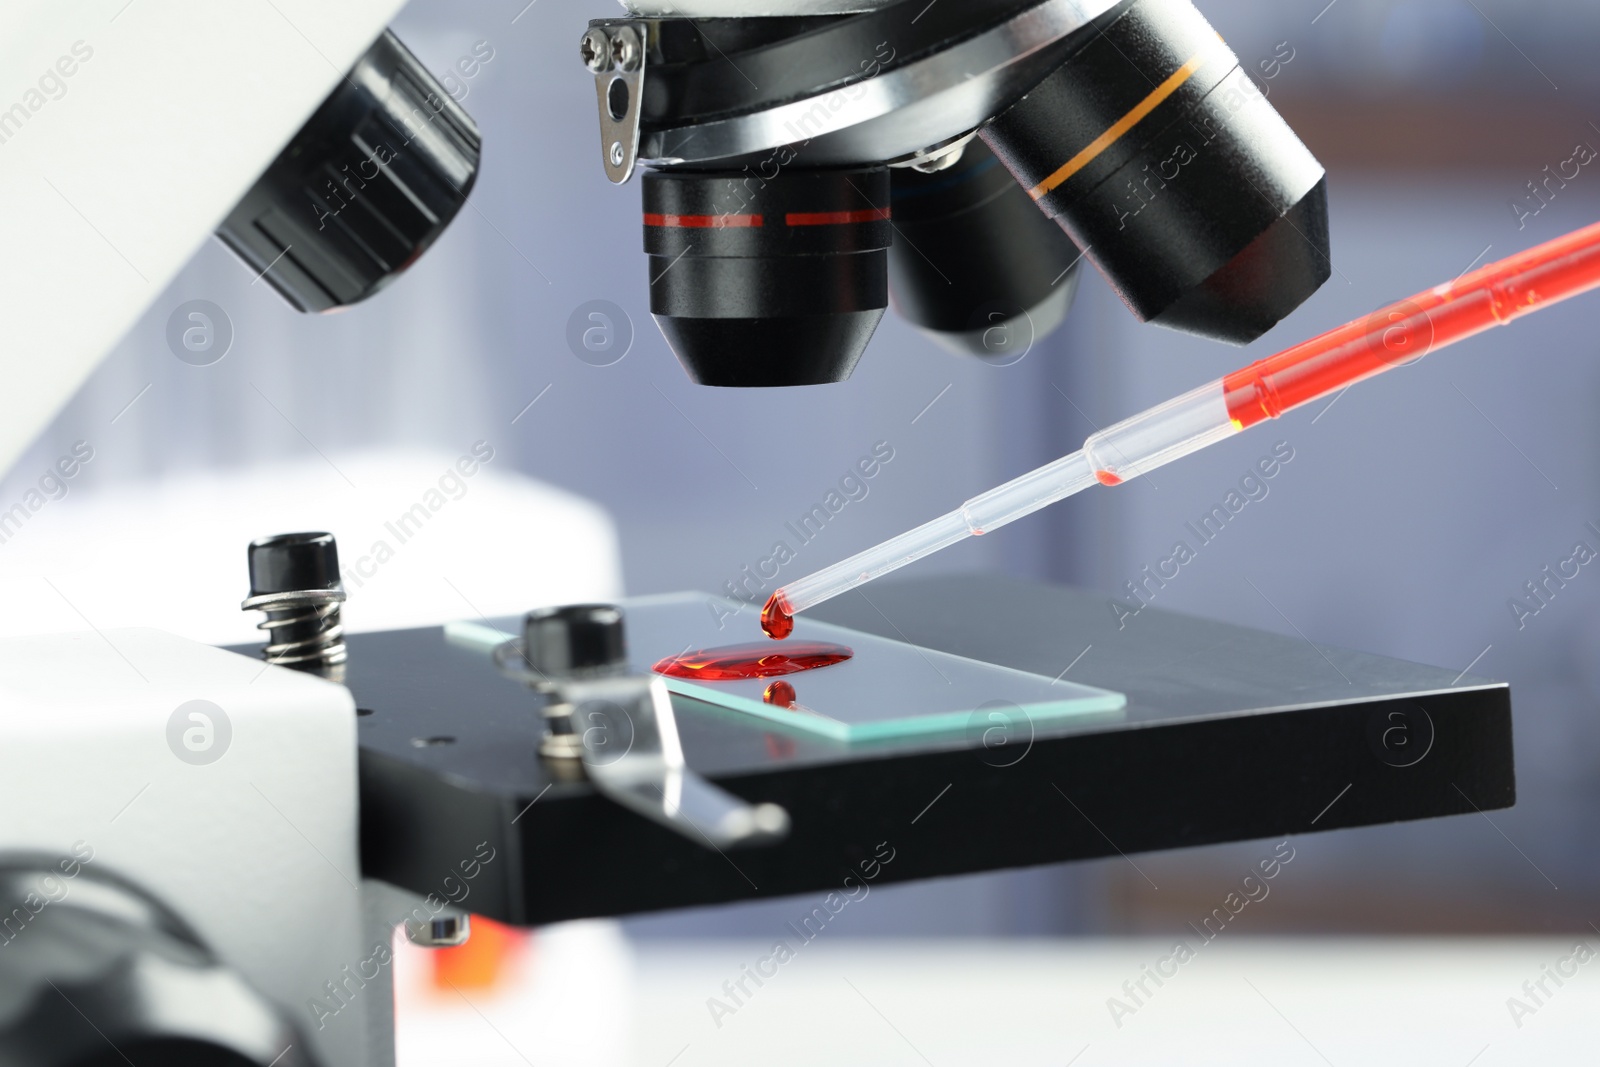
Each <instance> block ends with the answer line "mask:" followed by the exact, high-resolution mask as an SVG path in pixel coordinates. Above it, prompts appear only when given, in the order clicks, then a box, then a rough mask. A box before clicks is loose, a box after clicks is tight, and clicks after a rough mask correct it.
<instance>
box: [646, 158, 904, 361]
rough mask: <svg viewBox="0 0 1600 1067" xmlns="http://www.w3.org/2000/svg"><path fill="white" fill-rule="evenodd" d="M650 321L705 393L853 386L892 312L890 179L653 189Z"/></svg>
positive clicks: (786, 173) (681, 178) (866, 172)
mask: <svg viewBox="0 0 1600 1067" xmlns="http://www.w3.org/2000/svg"><path fill="white" fill-rule="evenodd" d="M643 184H644V246H645V252H646V253H647V254H648V255H649V257H650V310H651V312H652V313H653V314H654V315H655V318H656V322H657V323H658V324H659V325H660V327H661V332H662V333H663V334H664V335H665V336H666V338H667V341H668V343H669V344H671V346H672V350H673V352H674V353H676V354H677V356H678V359H679V361H680V362H681V363H683V365H684V369H685V370H687V371H688V372H689V376H690V377H691V378H693V379H694V380H695V381H697V382H699V383H700V384H702V385H722V386H784V385H818V384H822V383H826V382H839V381H843V380H845V379H846V378H848V377H849V376H850V373H851V371H853V370H854V369H855V365H856V362H857V361H858V360H859V359H860V358H861V354H862V352H864V351H865V350H866V346H867V342H868V341H870V340H871V338H872V334H873V331H874V330H876V329H877V326H878V322H879V320H880V319H882V317H883V313H884V310H885V309H886V308H887V307H888V305H889V285H888V248H889V245H890V243H891V241H892V239H893V234H894V229H893V226H892V225H891V224H890V221H889V172H888V170H887V168H884V167H867V168H856V169H852V170H827V171H818V170H799V169H793V168H791V169H789V170H781V169H778V168H776V167H774V168H773V173H772V174H771V176H770V177H762V176H758V175H757V173H756V172H755V171H754V170H745V171H737V172H705V171H671V170H655V171H650V172H648V173H646V174H645V175H644V183H643Z"/></svg>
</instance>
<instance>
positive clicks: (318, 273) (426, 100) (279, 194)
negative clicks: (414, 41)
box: [217, 30, 482, 311]
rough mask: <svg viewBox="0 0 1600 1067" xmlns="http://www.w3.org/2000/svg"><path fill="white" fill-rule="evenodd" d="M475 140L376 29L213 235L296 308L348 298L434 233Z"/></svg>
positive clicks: (396, 270) (462, 182)
mask: <svg viewBox="0 0 1600 1067" xmlns="http://www.w3.org/2000/svg"><path fill="white" fill-rule="evenodd" d="M481 146H482V142H481V140H480V138H479V136H478V127H477V126H476V125H475V124H474V123H473V121H472V118H471V117H470V116H469V115H468V114H467V113H466V112H465V111H463V110H462V109H461V107H460V106H459V105H458V104H456V102H455V101H454V100H452V99H450V95H449V94H448V93H447V92H446V91H445V89H444V86H442V85H440V84H439V82H438V80H437V79H436V78H434V76H433V75H432V74H430V73H429V72H428V69H427V68H426V67H424V66H423V65H422V64H421V63H420V62H418V60H417V57H416V56H414V55H412V54H411V53H410V52H409V51H407V50H406V47H405V45H403V44H401V43H400V41H399V40H398V39H397V38H396V37H395V35H394V34H392V33H390V32H388V31H387V30H385V31H384V33H383V36H381V37H379V38H378V40H377V41H376V42H374V43H373V45H372V47H371V48H370V49H368V51H367V54H366V55H364V56H362V57H361V60H360V61H359V62H358V63H357V64H356V65H355V68H354V69H353V70H352V71H351V72H350V74H349V75H348V76H347V77H345V78H344V79H343V80H341V81H340V82H339V85H338V87H337V88H335V89H334V91H333V93H332V94H331V95H330V96H329V97H328V99H327V100H325V101H324V102H323V104H322V106H321V107H319V108H318V109H317V111H316V114H314V115H312V116H311V118H310V120H309V121H308V122H307V123H306V124H305V126H304V127H302V128H301V130H300V132H299V133H297V134H295V136H294V140H292V141H290V142H289V147H287V148H285V149H284V150H283V152H282V153H280V154H279V156H278V158H277V159H275V160H273V162H272V165H271V166H269V167H268V168H267V171H266V173H265V174H263V175H262V176H261V178H260V180H258V181H257V182H256V184H255V185H254V186H252V187H251V189H250V191H249V192H248V193H246V194H245V196H244V199H243V200H241V201H239V204H238V206H236V207H235V208H234V209H233V211H232V212H231V213H229V215H228V217H227V219H226V220H225V221H224V222H223V224H222V226H221V227H220V228H219V229H218V230H217V236H218V237H219V238H221V240H222V242H223V243H224V244H226V245H227V246H228V247H229V248H231V249H232V250H233V251H234V252H235V253H236V254H237V255H238V256H239V258H240V259H242V260H244V262H245V264H246V266H248V267H249V268H250V270H251V271H252V272H253V273H256V274H259V275H261V276H262V277H264V278H266V280H267V282H268V284H270V285H271V286H272V287H273V288H274V289H276V290H277V291H278V294H279V295H280V296H282V297H283V298H284V299H285V300H287V301H288V302H289V303H290V304H292V305H294V307H295V308H297V309H298V310H300V311H329V310H332V309H334V308H338V307H344V306H346V305H349V304H354V303H357V302H358V301H361V300H365V299H366V298H367V297H369V296H371V295H372V294H374V293H376V292H377V291H378V290H379V289H382V288H383V287H384V286H385V285H387V284H388V283H389V282H391V281H393V280H394V279H395V278H396V277H398V276H399V275H400V274H401V272H403V271H404V270H405V269H406V268H407V267H409V266H411V264H412V263H413V262H415V261H416V259H417V257H418V256H420V255H422V253H423V252H425V251H427V249H428V246H429V245H431V244H432V243H433V242H434V240H436V239H437V238H438V236H439V235H440V234H441V233H443V232H444V229H445V227H446V226H448V225H449V224H450V221H451V220H452V219H454V218H455V216H456V212H458V211H460V210H461V205H463V204H464V203H466V201H467V194H468V193H470V192H471V191H472V186H473V183H474V182H475V181H476V180H477V177H478V157H479V152H480V149H481Z"/></svg>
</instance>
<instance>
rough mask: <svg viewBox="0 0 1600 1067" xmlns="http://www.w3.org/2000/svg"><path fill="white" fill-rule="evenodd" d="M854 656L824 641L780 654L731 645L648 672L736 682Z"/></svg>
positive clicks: (764, 647)
mask: <svg viewBox="0 0 1600 1067" xmlns="http://www.w3.org/2000/svg"><path fill="white" fill-rule="evenodd" d="M854 655H855V653H854V652H852V651H851V650H850V649H848V648H846V647H845V646H844V645H831V644H828V643H826V642H823V641H797V642H796V643H795V644H793V645H786V646H785V647H784V648H783V649H782V650H781V651H778V650H775V649H774V648H773V647H772V646H771V645H730V646H728V647H727V648H703V649H700V650H698V651H696V652H685V653H684V654H683V655H681V656H668V657H667V658H666V659H664V660H662V661H661V662H660V663H657V664H656V665H655V666H654V667H652V668H650V669H651V670H653V671H655V672H656V673H657V674H664V675H666V676H667V677H669V678H688V679H691V680H695V681H702V682H738V681H744V680H746V679H750V678H777V677H781V676H782V675H785V674H799V673H800V672H801V671H814V670H816V669H817V668H818V667H831V666H833V665H834V664H835V663H843V662H844V661H845V660H847V659H849V658H850V657H851V656H854ZM767 691H768V693H769V694H770V693H772V691H773V690H772V688H771V687H770V686H769V687H768V690H767ZM789 698H790V700H791V701H792V700H793V699H794V687H793V686H790V687H789ZM768 703H772V701H770V700H769V701H768Z"/></svg>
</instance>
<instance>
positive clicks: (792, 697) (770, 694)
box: [761, 680, 799, 708]
mask: <svg viewBox="0 0 1600 1067" xmlns="http://www.w3.org/2000/svg"><path fill="white" fill-rule="evenodd" d="M761 699H762V701H763V702H765V703H768V704H771V705H773V706H774V707H778V708H792V707H794V705H795V701H797V700H798V699H799V696H798V694H796V693H795V691H794V686H792V685H790V684H789V683H788V682H785V681H782V680H779V681H776V682H773V683H772V684H771V685H769V686H767V691H766V692H764V693H762V694H761Z"/></svg>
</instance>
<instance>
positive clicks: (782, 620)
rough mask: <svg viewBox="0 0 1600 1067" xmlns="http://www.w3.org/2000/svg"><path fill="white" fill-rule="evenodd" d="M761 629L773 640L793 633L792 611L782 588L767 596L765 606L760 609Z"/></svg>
mask: <svg viewBox="0 0 1600 1067" xmlns="http://www.w3.org/2000/svg"><path fill="white" fill-rule="evenodd" d="M761 629H762V630H763V631H764V632H765V633H766V635H767V636H768V637H770V638H772V639H773V640H774V641H782V640H783V639H784V638H785V637H788V636H789V635H790V634H792V633H794V613H793V612H791V611H790V610H789V602H788V601H787V600H785V599H784V596H783V590H781V589H780V590H778V591H777V592H776V593H773V594H772V595H771V596H770V597H768V598H767V606H766V607H764V608H762V609H761Z"/></svg>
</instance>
